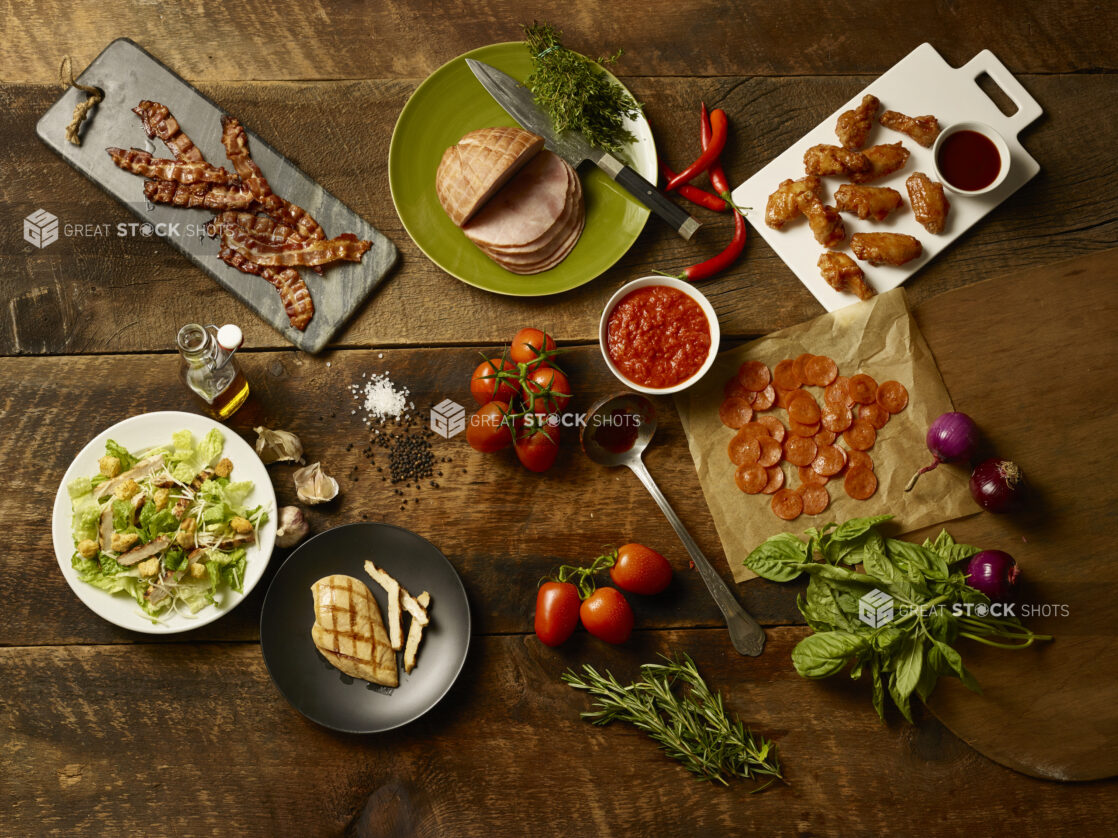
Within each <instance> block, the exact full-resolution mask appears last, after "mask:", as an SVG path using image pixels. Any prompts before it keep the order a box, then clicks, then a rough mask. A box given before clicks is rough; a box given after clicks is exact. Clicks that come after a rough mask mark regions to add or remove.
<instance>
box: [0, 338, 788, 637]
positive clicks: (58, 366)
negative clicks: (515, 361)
mask: <svg viewBox="0 0 1118 838" xmlns="http://www.w3.org/2000/svg"><path fill="white" fill-rule="evenodd" d="M381 355H383V357H379V356H381ZM477 359H478V354H477V350H476V349H468V348H454V349H433V350H394V351H385V352H383V353H381V352H373V351H366V350H350V351H345V352H338V353H333V354H332V356H328V357H326V358H309V357H308V356H305V355H302V354H301V353H298V352H294V351H292V352H263V353H251V354H248V355H246V356H244V358H243V366H244V369H245V372H246V375H247V377H248V379H249V381H250V383H251V385H252V388H253V396H252V398H251V400H250V402H249V403H248V404H247V405H246V406H245V407H244V408H242V409H241V411H240V412H239V413H237V414H236V415H235V416H234V421H233V422H232V428H233V429H234V430H235V431H237V432H239V433H241V434H242V435H244V436H245V438H246V439H248V440H249V441H250V442H252V441H255V439H256V435H255V434H254V433H252V430H251V429H252V428H253V427H254V426H256V425H260V424H264V425H267V426H268V427H272V428H284V429H287V430H291V431H294V432H296V433H297V434H299V436H300V438H301V439H302V440H303V444H304V447H305V451H306V455H307V457H308V458H309V461H311V462H313V461H316V460H320V461H321V462H322V463H323V466H324V468H325V469H326V471H327V472H328V473H329V474H332V475H334V476H336V477H337V478H338V480H339V481H340V483H341V485H342V493H341V497H340V498H339V499H338V500H337V501H335V502H333V503H330V504H327V505H324V506H321V507H315V508H313V509H311V510H310V511H309V518H310V521H311V526H312V531H314V532H321V531H322V530H325V529H328V528H330V527H333V526H338V525H340V524H345V523H350V522H353V521H359V520H371V521H385V522H387V523H392V524H398V525H400V526H404V527H408V528H409V529H412V530H414V531H416V532H418V533H419V534H420V535H423V536H424V537H426V538H428V539H430V540H431V541H432V542H434V543H435V544H436V545H437V546H438V547H440V548H441V549H442V550H443V551H444V552H445V553H446V554H447V556H448V557H449V558H450V560H451V561H452V562H453V563H454V565H455V566H456V568H457V569H458V571H459V573H460V574H461V575H462V577H463V579H464V581H465V584H466V589H467V592H468V593H469V595H470V599H471V603H472V608H473V612H474V620H475V626H476V627H477V631H478V632H480V633H483V634H484V633H491V632H516V631H528V630H530V628H531V619H532V613H533V610H534V606H535V602H534V595H533V594H532V591H534V590H535V586H536V583H537V581H538V580H539V579H540V578H541V577H542V576H544V575H546V574H547V573H548V572H549V571H551V570H553V569H554V568H555V567H556V566H557V565H559V564H561V563H573V562H578V561H581V560H586V561H589V560H590V559H593V557H595V556H597V555H599V553H600V551H601V549H602V548H603V547H604V546H606V545H611V544H612V545H614V546H617V545H619V544H622V543H625V542H626V541H641V542H642V543H646V544H648V545H649V546H652V547H653V548H655V549H659V550H660V551H662V552H663V553H664V555H665V556H666V557H667V558H668V559H669V560H670V561H671V562H672V564H673V566H674V567H675V569H676V581H675V583H674V584H673V586H672V587H671V589H670V590H669V591H668V592H666V593H664V594H663V595H661V596H658V597H641V598H640V602H639V604H637V607H636V610H637V613H638V615H639V625H640V626H641V627H643V628H652V627H662V626H679V625H699V626H715V625H721V615H720V614H719V612H718V611H717V609H716V608H715V606H714V604H713V602H712V601H711V599H710V597H709V595H708V594H707V592H706V589H705V587H704V586H703V583H702V581H701V579H700V578H699V576H698V574H697V573H695V572H693V571H689V570H688V562H689V559H688V556H687V553H686V551H685V550H684V549H683V546H682V545H681V544H680V543H679V540H678V539H677V538H676V536H675V533H674V532H673V530H672V529H671V527H670V526H669V525H668V523H667V521H666V520H665V519H664V517H663V515H662V514H661V513H660V511H659V509H657V507H656V505H655V504H654V502H653V501H652V499H651V498H650V497H649V496H648V495H647V493H646V492H645V490H644V489H643V487H642V486H641V485H640V484H639V483H638V482H637V480H636V479H635V478H634V477H633V476H632V475H631V474H629V472H628V471H624V473H622V470H614V471H607V470H604V469H601V468H599V467H598V466H596V465H594V464H593V463H591V462H590V461H589V460H588V459H587V458H586V457H584V456H583V455H582V454H581V452H580V451H579V448H578V443H577V439H576V436H575V434H574V432H573V431H568V432H567V434H566V436H565V438H564V439H565V442H564V446H563V451H562V452H561V456H560V459H559V461H558V462H557V464H556V466H555V467H554V468H553V469H552V470H551V471H550V472H548V473H547V474H546V475H535V474H532V473H530V472H528V471H526V470H525V469H524V468H522V467H521V466H520V464H519V463H518V462H517V461H516V458H515V456H514V455H513V453H512V452H511V451H504V452H500V453H498V454H494V455H482V454H479V453H477V452H475V451H473V449H471V448H470V447H469V446H468V445H467V444H466V441H465V435H464V434H460V435H458V436H456V437H454V438H453V439H450V440H444V439H441V438H438V437H436V438H434V441H433V442H432V449H433V451H434V452H435V454H436V455H437V456H439V457H442V456H446V457H447V458H448V459H451V460H452V462H448V463H445V464H444V463H440V464H439V469H440V474H437V475H436V476H435V478H434V480H435V482H437V483H438V484H439V487H438V488H433V487H431V486H430V485H429V484H430V481H423V483H422V488H419V489H417V488H415V485H414V484H412V485H411V486H410V487H407V488H406V489H400V491H401V492H403V495H402V496H400V495H396V494H395V492H396V490H397V488H398V487H394V486H393V485H392V484H391V483H390V482H387V481H384V480H382V479H381V478H382V477H383V476H384V474H385V473H387V471H388V468H387V463H386V458H385V457H384V455H383V454H380V455H376V454H374V457H375V459H376V463H375V465H374V464H372V463H370V461H368V460H367V459H366V458H365V456H364V455H363V453H362V450H363V449H364V448H365V447H366V445H367V444H368V443H369V440H370V439H371V438H372V437H373V435H374V434H373V431H374V430H377V429H379V428H365V427H364V425H363V424H362V421H361V420H362V415H361V414H354V413H352V412H351V411H352V410H354V409H356V408H358V407H359V405H358V403H357V402H356V401H354V400H353V397H352V394H351V391H350V386H351V385H352V384H354V383H355V382H357V383H360V382H361V380H362V374H363V373H371V372H383V371H385V370H388V371H390V372H391V376H392V379H393V380H394V382H395V384H396V386H397V387H399V386H407V387H408V388H409V389H410V391H411V399H413V400H414V403H415V405H416V408H417V410H416V413H415V416H416V420H417V427H416V428H415V429H413V430H418V429H419V428H421V427H423V426H424V425H425V424H426V422H427V421H428V415H429V414H428V411H429V409H430V406H431V405H432V404H435V403H437V402H439V401H441V400H442V399H444V398H452V399H455V400H457V401H458V402H459V403H460V404H463V405H468V406H470V408H471V409H472V406H473V404H474V402H473V399H472V398H471V397H470V394H469V386H468V385H469V375H470V373H471V372H472V370H473V368H474V367H475V366H476V365H477ZM177 363H178V362H177V357H176V356H172V355H160V356H150V355H139V356H111V355H110V356H97V357H68V358H8V359H0V376H2V377H3V378H4V379H5V380H6V381H8V382H9V384H8V386H7V387H6V388H5V391H4V393H3V396H2V398H0V407H2V409H0V414H3V415H4V417H5V419H4V423H3V427H4V433H3V435H0V461H3V462H5V463H20V464H23V465H21V466H20V467H18V468H12V469H10V470H9V472H8V474H7V476H6V479H7V481H8V489H9V491H10V492H11V493H13V494H12V496H13V497H18V498H19V499H20V500H19V503H9V504H4V505H3V506H2V507H0V532H4V533H6V534H7V536H8V538H7V540H6V548H5V549H4V550H3V551H0V600H3V601H4V602H6V603H7V606H6V607H5V608H4V609H3V610H2V611H0V644H20V645H34V644H40V643H44V644H52V643H89V642H131V641H134V640H136V639H138V638H137V637H136V635H133V634H130V633H129V632H127V631H124V630H122V629H117V628H116V627H114V626H111V625H109V624H108V623H105V622H104V621H102V620H101V619H100V618H98V617H97V616H95V615H94V614H93V613H92V612H90V611H89V610H88V609H86V608H85V606H84V605H82V604H81V602H80V601H79V600H78V599H77V598H76V597H75V596H74V594H73V593H72V592H71V590H70V589H69V587H68V586H67V584H66V582H65V580H64V579H63V578H62V576H61V574H60V573H59V571H58V568H57V564H56V560H55V557H54V552H53V550H52V548H51V539H50V517H49V516H50V510H51V508H52V506H53V501H54V494H55V492H56V490H57V488H58V484H59V482H60V481H61V479H62V475H63V473H64V472H65V470H66V468H67V467H68V466H69V464H70V461H71V460H72V458H73V457H74V456H75V455H76V454H77V452H78V451H79V450H80V449H81V448H82V447H83V446H84V445H85V443H86V442H87V441H88V440H89V439H90V438H92V437H93V436H94V435H96V434H97V433H99V432H100V431H101V430H102V429H104V428H106V427H108V426H109V425H111V424H113V423H115V422H117V421H119V420H121V419H124V418H126V417H127V416H131V415H133V414H137V413H142V412H146V411H153V410H188V411H196V412H197V411H198V410H199V407H200V406H199V404H198V403H197V402H195V401H194V400H193V397H192V396H191V395H190V393H189V392H188V391H187V390H186V389H185V387H183V385H181V384H180V383H179V382H178V379H177ZM563 366H564V368H565V369H567V371H568V372H569V373H570V375H571V378H572V381H573V382H574V384H575V386H576V388H577V389H576V394H577V395H576V397H575V399H574V400H573V402H572V406H571V410H572V411H584V410H585V409H586V408H587V407H588V406H589V405H590V403H591V402H592V401H593V400H594V399H596V398H597V397H599V396H600V395H603V394H605V393H608V392H611V391H614V390H617V389H620V387H619V385H618V383H617V381H616V379H614V378H613V377H612V376H611V375H610V374H609V372H608V371H607V370H606V369H605V364H604V362H603V361H602V359H601V355H600V354H599V352H598V350H597V348H596V347H584V348H581V349H578V350H576V351H573V352H571V353H570V354H568V355H566V356H565V357H564V360H563ZM659 406H660V408H662V410H661V411H660V417H661V425H660V429H659V430H658V431H657V436H656V440H655V442H654V445H653V447H652V448H651V449H650V450H649V451H648V453H647V455H646V457H647V461H648V464H649V468H650V469H651V471H652V473H653V474H654V475H655V477H656V479H657V480H658V481H659V482H660V485H661V486H662V487H663V491H664V493H665V494H666V495H667V497H668V498H669V500H670V501H671V502H672V503H673V504H674V505H675V508H676V509H677V511H678V512H679V514H680V515H681V517H682V518H683V520H684V521H685V522H686V523H687V525H688V526H689V527H690V529H691V532H692V533H693V534H694V536H695V538H696V539H697V541H698V542H699V544H700V545H701V547H702V549H703V550H704V551H705V552H706V554H707V555H708V556H709V557H710V558H711V560H712V561H713V562H714V564H715V566H716V567H719V568H721V569H722V570H723V573H724V576H725V578H726V579H727V581H728V582H730V583H731V584H732V578H731V576H730V575H729V568H728V567H726V565H725V562H726V559H725V556H724V554H723V553H722V548H721V544H720V542H719V540H718V535H717V533H716V532H715V530H714V526H713V522H712V521H711V518H710V512H709V511H708V510H707V508H706V505H705V503H704V502H703V497H702V492H701V491H700V490H699V485H698V478H697V477H696V475H695V469H694V465H693V464H692V461H691V456H690V454H689V453H688V449H687V442H686V439H685V438H684V435H683V430H682V428H681V426H680V424H679V420H678V418H677V416H676V414H675V410H674V408H673V406H672V404H671V401H670V399H663V400H660V402H659ZM44 428H46V429H49V430H48V432H44V430H43V429H44ZM387 430H390V429H386V431H387ZM377 466H380V467H382V468H384V469H385V472H381V473H378V472H377V471H376V467H377ZM293 470H294V466H290V465H276V466H272V467H271V474H272V481H273V484H274V485H275V487H276V491H277V495H278V499H279V503H280V504H281V505H283V504H288V503H297V502H298V501H297V499H296V497H295V493H294V486H293V483H292V481H291V473H292V471H293ZM404 501H406V503H405V502H404ZM300 505H301V504H300ZM282 558H283V555H282V551H279V552H277V555H276V556H275V558H274V559H273V561H272V568H271V572H274V569H275V568H276V567H278V566H279V563H280V562H281V561H282ZM29 569H34V570H33V571H30V570H29ZM271 572H269V573H268V574H267V575H266V576H265V577H264V579H263V580H262V581H261V583H260V587H259V588H258V590H257V591H255V592H254V593H253V595H252V596H251V597H250V598H249V599H248V600H247V601H246V602H245V603H243V604H242V605H241V606H240V607H239V608H238V609H237V610H235V611H234V612H233V613H232V614H230V615H229V616H228V617H227V618H225V619H222V620H220V621H218V622H217V623H214V624H212V625H210V626H206V627H203V628H202V629H199V630H198V631H197V632H195V633H193V634H192V635H191V636H192V638H193V637H195V636H197V637H200V638H205V639H213V638H220V639H236V640H246V639H247V640H253V639H256V638H257V637H258V625H257V622H258V619H259V613H260V605H261V603H262V601H263V594H264V591H265V590H266V589H267V585H268V583H269V581H270V580H271ZM739 595H740V596H741V597H742V601H743V603H744V605H745V606H746V607H747V608H748V609H750V610H751V611H752V613H753V614H754V615H755V616H756V617H757V618H758V619H759V620H761V621H762V622H764V623H766V624H771V623H789V622H793V621H799V619H800V617H799V612H798V611H797V610H796V607H795V604H794V591H793V590H790V589H788V588H787V587H785V586H779V585H772V584H770V583H765V582H756V583H751V584H749V585H746V586H743V587H741V588H740V589H739Z"/></svg>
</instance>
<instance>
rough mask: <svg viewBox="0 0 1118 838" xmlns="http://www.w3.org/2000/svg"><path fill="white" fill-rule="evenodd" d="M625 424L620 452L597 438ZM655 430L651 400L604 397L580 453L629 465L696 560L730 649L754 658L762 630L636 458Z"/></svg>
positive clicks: (760, 644) (605, 463) (590, 421)
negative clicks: (630, 429) (627, 431)
mask: <svg viewBox="0 0 1118 838" xmlns="http://www.w3.org/2000/svg"><path fill="white" fill-rule="evenodd" d="M625 422H629V423H634V424H636V426H637V428H636V433H635V435H633V436H635V439H634V440H633V442H632V445H631V446H629V447H626V448H624V450H613V449H612V448H610V447H606V446H604V445H603V444H602V437H604V436H606V434H604V433H601V429H602V428H603V427H604V426H607V425H612V426H615V427H616V426H619V425H620V426H622V427H624V423H625ZM655 432H656V411H655V408H654V407H653V405H652V402H651V401H649V400H648V399H647V398H645V397H644V396H642V395H639V394H637V393H623V394H621V395H619V396H607V397H606V398H604V399H601V400H599V401H598V402H596V403H595V404H594V405H593V406H592V407H591V408H590V410H589V411H588V412H587V414H586V423H585V424H584V425H583V426H582V429H581V432H580V433H581V437H582V450H583V451H585V452H586V455H587V456H588V457H590V459H591V460H593V461H594V462H596V463H598V464H599V465H603V466H628V467H629V468H630V469H632V470H633V473H634V474H635V475H636V476H637V478H638V479H639V480H640V481H641V483H643V484H644V487H645V488H646V489H648V493H649V494H650V495H652V499H653V500H655V501H656V503H657V504H658V505H659V506H660V510H661V511H662V512H663V513H664V515H665V517H666V518H667V519H668V523H670V524H671V525H672V527H673V528H674V529H675V532H676V535H678V536H679V540H680V541H682V542H683V546H684V547H686V548H687V552H688V553H690V554H691V559H692V560H693V561H694V562H695V567H696V568H698V570H699V575H700V576H701V577H702V578H703V582H705V583H706V586H707V590H708V591H710V595H711V596H712V597H713V598H714V602H715V604H716V605H717V606H718V608H719V610H720V611H721V612H722V616H723V617H725V618H726V627H727V628H728V629H729V630H730V641H731V642H732V643H733V644H734V648H735V649H736V650H737V651H738V653H739V654H742V655H759V654H761V649H762V648H764V645H765V631H764V629H762V628H761V625H760V624H759V623H758V622H757V621H756V620H754V619H753V618H752V617H751V616H749V614H748V613H747V612H746V610H745V609H744V608H742V607H741V604H740V603H739V602H738V601H737V598H736V597H735V596H734V595H733V593H732V592H731V591H730V589H729V588H728V587H727V586H726V583H725V582H723V581H722V577H721V576H719V575H718V572H717V571H716V570H715V569H714V567H713V565H711V563H710V561H709V560H708V559H707V557H706V556H704V555H703V552H702V550H700V549H699V545H697V544H696V543H695V540H694V539H693V538H691V534H690V533H689V532H687V528H686V527H684V526H683V522H682V521H681V520H679V516H678V515H676V514H675V510H673V509H672V508H671V506H670V505H669V504H668V501H667V498H665V497H664V495H663V494H662V493H661V492H660V489H659V487H658V486H657V485H656V483H655V482H654V481H653V479H652V475H651V474H649V473H648V469H647V468H646V467H645V465H644V460H642V459H641V454H642V453H644V449H645V448H647V447H648V444H649V443H650V442H651V441H652V435H653V434H654V433H655ZM630 433H631V432H630ZM619 438H621V439H622V441H623V442H624V443H627V442H628V441H629V438H628V437H626V436H625V435H624V434H619ZM607 443H608V440H607ZM617 447H619V448H620V447H623V446H617Z"/></svg>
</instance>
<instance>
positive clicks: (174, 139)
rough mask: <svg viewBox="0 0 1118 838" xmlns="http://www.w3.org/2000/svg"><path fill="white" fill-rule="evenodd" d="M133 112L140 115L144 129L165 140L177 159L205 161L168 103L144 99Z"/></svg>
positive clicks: (152, 135)
mask: <svg viewBox="0 0 1118 838" xmlns="http://www.w3.org/2000/svg"><path fill="white" fill-rule="evenodd" d="M132 113H134V114H136V115H137V116H138V117H140V121H141V122H142V123H143V125H144V131H146V132H147V135H148V136H149V137H151V138H152V139H154V138H156V137H158V138H159V139H161V140H163V142H164V143H165V144H166V145H167V148H169V149H171V151H172V152H173V153H174V155H175V159H176V160H181V161H183V162H184V163H205V162H206V158H205V157H203V156H202V152H201V150H199V148H198V146H196V145H194V143H193V142H191V140H190V137H188V136H187V135H186V133H185V132H184V131H183V130H182V128H181V127H179V123H178V120H176V119H175V118H174V116H172V115H171V112H170V111H169V110H168V109H167V106H166V105H161V104H159V103H158V102H152V101H149V100H147V99H144V100H143V101H142V102H140V104H139V105H138V106H136V107H135V108H133V109H132Z"/></svg>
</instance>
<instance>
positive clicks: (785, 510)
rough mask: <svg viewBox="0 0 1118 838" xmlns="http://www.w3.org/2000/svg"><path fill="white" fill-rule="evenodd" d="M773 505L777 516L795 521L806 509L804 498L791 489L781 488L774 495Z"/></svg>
mask: <svg viewBox="0 0 1118 838" xmlns="http://www.w3.org/2000/svg"><path fill="white" fill-rule="evenodd" d="M772 507H773V513H774V514H775V515H776V517H777V518H782V519H783V520H785V521H794V520H795V519H797V518H799V517H800V513H801V512H803V511H804V499H803V498H801V497H800V496H799V495H798V494H796V493H795V492H793V491H792V490H791V489H781V490H780V491H779V492H777V493H776V494H774V495H773V502H772Z"/></svg>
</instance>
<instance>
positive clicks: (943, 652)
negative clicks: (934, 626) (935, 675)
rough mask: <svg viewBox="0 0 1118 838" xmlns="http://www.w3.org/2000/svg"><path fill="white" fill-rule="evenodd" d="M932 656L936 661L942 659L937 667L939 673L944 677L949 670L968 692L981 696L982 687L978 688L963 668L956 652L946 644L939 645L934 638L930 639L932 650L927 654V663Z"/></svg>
mask: <svg viewBox="0 0 1118 838" xmlns="http://www.w3.org/2000/svg"><path fill="white" fill-rule="evenodd" d="M933 655H935V656H936V657H937V658H938V659H942V664H941V666H940V667H939V670H940V672H942V673H943V674H944V675H946V674H948V670H950V672H952V673H954V674H955V675H957V676H958V677H959V680H960V681H962V682H963V685H964V686H965V687H966V688H967V689H968V690H971V691H972V692H976V693H978V694H979V695H981V694H982V687H980V686H978V681H976V680H975V678H974V676H973V675H971V673H970V670H969V669H967V668H966V667H965V666H963V658H962V656H961V655H960V654H959V653H958V652H956V651H955V650H954V649H952V648H951V647H950V646H948V645H947V644H946V643H941V642H940V641H938V640H936V639H935V638H932V648H931V650H929V652H928V660H929V662H931V660H932V656H933ZM943 664H945V665H946V666H944V665H943Z"/></svg>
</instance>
